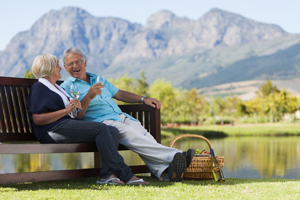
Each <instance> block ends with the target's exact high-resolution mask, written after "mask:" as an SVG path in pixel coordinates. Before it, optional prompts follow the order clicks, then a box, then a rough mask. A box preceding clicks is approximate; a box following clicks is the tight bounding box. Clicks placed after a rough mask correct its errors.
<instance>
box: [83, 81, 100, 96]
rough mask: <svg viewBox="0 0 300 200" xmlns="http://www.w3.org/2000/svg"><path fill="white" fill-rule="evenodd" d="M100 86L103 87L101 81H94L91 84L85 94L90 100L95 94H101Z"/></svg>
mask: <svg viewBox="0 0 300 200" xmlns="http://www.w3.org/2000/svg"><path fill="white" fill-rule="evenodd" d="M102 88H104V86H103V85H102V83H101V82H99V83H95V84H94V85H92V86H91V88H90V89H89V91H88V93H87V94H86V96H87V97H88V98H89V99H90V100H92V99H93V98H95V97H96V95H98V94H102Z"/></svg>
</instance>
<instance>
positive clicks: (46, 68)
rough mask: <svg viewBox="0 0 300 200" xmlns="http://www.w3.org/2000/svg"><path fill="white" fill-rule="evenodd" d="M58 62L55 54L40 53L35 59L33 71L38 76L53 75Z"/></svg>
mask: <svg viewBox="0 0 300 200" xmlns="http://www.w3.org/2000/svg"><path fill="white" fill-rule="evenodd" d="M58 62H59V60H58V58H57V57H56V56H54V55H50V54H48V55H38V56H37V57H36V58H35V59H34V61H33V64H32V67H31V71H32V73H33V75H34V76H36V77H37V78H43V77H46V76H51V75H52V74H54V72H55V69H56V65H57V63H58Z"/></svg>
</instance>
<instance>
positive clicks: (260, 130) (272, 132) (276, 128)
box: [161, 123, 300, 138]
mask: <svg viewBox="0 0 300 200" xmlns="http://www.w3.org/2000/svg"><path fill="white" fill-rule="evenodd" d="M161 133H162V137H163V138H169V137H174V136H177V135H181V134H198V135H202V136H204V137H208V138H212V137H227V136H299V135H300V124H299V123H294V124H282V123H273V124H239V125H234V126H231V125H223V126H219V125H204V126H193V127H189V126H181V127H178V128H162V130H161Z"/></svg>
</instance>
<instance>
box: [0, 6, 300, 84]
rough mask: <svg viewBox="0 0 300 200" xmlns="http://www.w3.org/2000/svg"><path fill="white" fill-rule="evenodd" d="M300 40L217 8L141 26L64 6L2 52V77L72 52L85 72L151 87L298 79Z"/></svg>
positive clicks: (158, 17)
mask: <svg viewBox="0 0 300 200" xmlns="http://www.w3.org/2000/svg"><path fill="white" fill-rule="evenodd" d="M299 42H300V35H297V34H296V35H293V34H289V33H287V32H285V31H284V30H282V29H281V28H280V27H279V26H277V25H273V24H265V23H260V22H257V21H254V20H251V19H247V18H245V17H243V16H241V15H238V14H234V13H230V12H227V11H224V10H220V9H217V8H214V9H212V10H210V11H208V12H207V13H206V14H205V15H203V16H202V17H200V18H199V19H198V20H190V19H188V18H185V17H178V16H176V15H175V14H174V13H172V12H170V11H165V10H162V11H158V12H157V13H155V14H153V15H151V16H150V17H149V18H148V20H147V23H146V25H145V26H142V25H141V24H136V23H131V22H129V21H127V20H124V19H119V18H113V17H95V16H92V15H91V14H89V13H88V12H87V11H85V10H82V9H80V8H75V7H66V8H63V9H61V10H52V11H50V12H48V13H46V14H45V15H44V16H42V17H41V18H40V19H38V20H37V21H36V23H35V24H34V25H33V26H32V27H31V28H30V30H28V31H24V32H21V33H18V34H17V35H16V36H15V37H14V38H13V39H12V40H11V41H10V43H9V44H8V46H7V47H6V48H5V49H4V50H3V51H1V52H0V66H1V68H0V75H1V76H17V77H20V76H22V75H23V74H24V72H25V70H26V69H29V68H30V66H31V64H32V62H33V59H34V57H35V56H36V55H39V54H54V55H56V56H57V57H58V58H60V59H61V58H62V53H63V51H64V50H65V49H66V48H69V47H71V46H75V47H78V48H80V49H81V50H83V52H84V53H85V54H86V55H87V58H88V69H87V70H88V71H93V72H96V73H101V74H102V75H104V76H105V77H107V78H110V77H117V76H123V75H124V74H126V73H128V74H129V75H130V76H132V77H134V78H137V77H140V74H141V71H142V70H144V71H145V75H146V76H147V81H148V82H149V83H151V82H152V81H154V80H156V79H157V78H160V79H165V80H166V81H170V82H172V84H173V85H174V86H182V87H184V88H192V87H197V88H202V87H208V86H213V85H217V84H223V83H228V82H234V81H243V80H252V79H266V78H275V79H276V78H277V79H284V78H291V77H295V76H298V75H299V73H298V66H300V63H299V59H298V57H299V56H298V55H299ZM245 72H247V73H245ZM66 76H67V74H66V73H63V78H65V77H66Z"/></svg>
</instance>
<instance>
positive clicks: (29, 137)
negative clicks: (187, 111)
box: [0, 77, 161, 184]
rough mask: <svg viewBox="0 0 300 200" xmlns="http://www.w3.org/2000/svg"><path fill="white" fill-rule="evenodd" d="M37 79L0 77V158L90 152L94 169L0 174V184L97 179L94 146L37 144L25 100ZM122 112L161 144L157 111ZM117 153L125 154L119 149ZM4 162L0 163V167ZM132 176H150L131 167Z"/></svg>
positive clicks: (144, 107) (141, 168) (129, 109)
mask: <svg viewBox="0 0 300 200" xmlns="http://www.w3.org/2000/svg"><path fill="white" fill-rule="evenodd" d="M36 81H37V80H36V79H24V78H9V77H0V105H1V107H0V143H1V144H0V154H46V153H78V152H93V153H94V168H90V169H74V170H55V171H43V172H22V173H9V174H0V184H10V183H22V182H38V181H51V180H63V179H74V178H85V177H98V176H99V174H100V170H101V156H100V154H99V153H98V152H97V148H96V145H95V144H94V143H78V144H40V143H38V142H37V140H36V138H35V136H34V134H33V131H32V127H31V124H30V120H29V117H28V113H27V110H26V99H27V96H28V94H29V90H30V87H31V86H32V85H33V84H34V83H35V82H36ZM120 108H121V109H122V111H123V112H126V113H128V114H130V115H131V116H133V117H135V118H137V119H138V120H139V121H140V122H141V123H142V124H143V126H144V127H145V128H146V129H147V130H148V131H149V132H150V133H151V134H152V135H153V136H154V138H155V139H156V140H157V142H159V143H160V142H161V135H160V111H159V110H157V109H154V108H151V107H150V106H147V105H143V104H133V105H121V106H120ZM119 150H128V149H126V148H125V147H124V146H122V145H120V146H119ZM1 162H3V161H1V160H0V163H1ZM130 167H131V168H132V171H133V173H135V174H137V173H149V172H150V170H149V168H148V167H147V166H146V165H139V166H130Z"/></svg>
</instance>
